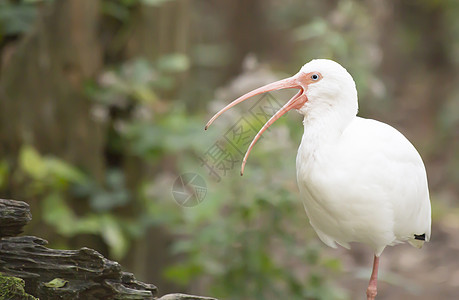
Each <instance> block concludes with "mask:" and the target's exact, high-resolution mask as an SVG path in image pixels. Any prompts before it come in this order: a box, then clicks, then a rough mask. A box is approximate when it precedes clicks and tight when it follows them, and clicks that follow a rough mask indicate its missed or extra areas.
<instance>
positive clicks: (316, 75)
mask: <svg viewBox="0 0 459 300" xmlns="http://www.w3.org/2000/svg"><path fill="white" fill-rule="evenodd" d="M311 78H312V80H318V79H319V75H318V74H312V75H311Z"/></svg>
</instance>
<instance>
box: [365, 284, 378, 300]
mask: <svg viewBox="0 0 459 300" xmlns="http://www.w3.org/2000/svg"><path fill="white" fill-rule="evenodd" d="M376 294H378V291H377V290H376V285H371V284H370V285H369V286H368V288H367V300H375V297H376Z"/></svg>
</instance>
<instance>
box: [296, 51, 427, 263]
mask: <svg viewBox="0 0 459 300" xmlns="http://www.w3.org/2000/svg"><path fill="white" fill-rule="evenodd" d="M302 71H303V72H305V73H308V72H311V71H318V72H321V74H322V76H323V79H322V80H321V81H320V82H318V83H316V84H311V85H310V87H309V88H308V91H307V96H308V102H307V103H306V104H305V105H304V107H303V108H301V109H300V110H299V112H300V113H302V114H304V115H305V118H304V127H305V133H304V135H303V139H302V142H301V145H300V148H299V151H298V156H297V179H298V186H299V189H300V193H301V196H302V198H303V199H302V200H303V203H304V206H305V209H306V212H307V215H308V217H309V219H310V223H311V225H312V226H313V228H314V229H315V231H316V232H317V234H318V236H319V238H320V239H321V240H322V241H323V242H324V243H325V244H327V245H328V246H330V247H336V243H338V244H340V245H342V246H343V247H346V248H348V247H349V242H361V243H364V244H367V245H370V246H371V247H372V248H373V249H374V251H375V254H376V255H377V256H379V255H380V254H381V252H382V251H383V250H384V248H385V247H386V246H388V245H395V244H397V243H401V242H405V241H409V242H410V243H411V244H413V245H414V246H416V247H419V246H422V243H423V242H422V241H418V240H414V235H415V234H417V235H420V234H425V235H426V241H428V240H429V238H430V226H431V218H430V215H431V211H430V210H431V209H430V200H429V191H428V186H427V176H426V172H425V168H424V164H423V162H422V159H421V157H420V155H419V154H418V152H417V151H416V149H415V148H414V147H413V145H412V144H411V143H410V142H409V141H408V140H407V139H406V138H405V137H404V136H403V135H402V134H401V133H400V132H398V131H397V130H396V129H394V128H393V127H391V126H389V125H387V124H384V123H381V122H378V121H374V120H369V119H363V118H359V117H357V116H356V114H357V92H356V91H355V83H354V81H353V79H352V77H351V76H350V75H349V73H347V71H346V70H345V69H344V68H342V67H341V66H340V65H339V64H337V63H335V62H332V61H328V60H314V61H312V62H310V63H308V64H306V65H305V66H304V67H303V68H302ZM335 242H336V243H335Z"/></svg>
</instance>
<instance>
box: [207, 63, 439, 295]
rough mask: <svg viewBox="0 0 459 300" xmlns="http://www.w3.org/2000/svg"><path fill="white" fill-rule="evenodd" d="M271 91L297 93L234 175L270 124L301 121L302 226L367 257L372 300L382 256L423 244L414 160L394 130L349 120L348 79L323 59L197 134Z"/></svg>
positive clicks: (418, 163)
mask: <svg viewBox="0 0 459 300" xmlns="http://www.w3.org/2000/svg"><path fill="white" fill-rule="evenodd" d="M279 89H298V92H297V93H296V94H295V95H294V96H293V97H292V98H291V99H290V100H289V101H288V102H287V103H286V104H285V105H284V106H283V107H282V108H281V109H280V110H279V111H277V112H276V113H275V114H274V115H273V116H272V117H271V118H270V119H269V120H268V121H267V122H266V124H264V126H263V127H262V128H261V129H260V131H259V132H258V133H257V134H256V135H255V137H254V139H253V140H252V142H251V144H250V145H249V147H248V149H247V152H246V154H245V156H244V158H243V161H242V166H241V175H243V173H244V168H245V164H246V162H247V158H248V156H249V154H250V151H251V150H252V148H253V147H254V145H255V143H256V142H257V140H258V139H259V138H260V137H261V135H262V134H263V132H264V131H265V130H266V129H267V128H268V127H269V126H270V125H271V124H273V123H274V122H275V121H276V120H278V119H279V118H280V117H281V116H282V115H284V114H285V113H286V112H288V111H290V110H296V111H297V112H299V113H300V114H301V115H303V126H304V134H303V136H302V139H301V143H300V146H299V149H298V154H297V157H296V175H297V184H298V188H299V192H300V193H299V194H300V197H301V200H302V202H303V205H304V208H305V210H306V214H307V216H308V219H309V223H310V225H311V226H312V228H313V229H314V230H315V232H316V233H317V235H318V237H319V239H320V240H321V241H322V242H323V243H325V244H326V245H327V246H330V247H332V248H337V245H340V246H342V247H344V248H347V249H350V243H351V242H357V243H362V244H365V245H367V246H369V247H370V248H371V249H372V250H373V251H374V257H373V268H372V272H371V276H370V280H369V283H368V287H367V289H366V297H367V300H374V299H375V297H376V295H377V280H378V268H379V258H380V256H381V254H382V252H383V250H384V249H385V248H386V247H387V246H394V245H397V244H401V243H405V242H408V243H409V244H411V245H412V246H414V247H417V248H421V247H422V246H423V244H424V243H425V242H428V241H429V240H430V234H431V205H430V197H429V189H428V182H427V174H426V169H425V166H424V163H423V161H422V158H421V156H420V154H419V153H418V151H417V150H416V148H415V147H414V146H413V145H412V144H411V143H410V141H409V140H408V139H407V138H406V137H405V136H404V135H403V134H402V133H400V132H399V131H398V130H397V129H395V128H394V127H392V126H390V125H388V124H385V123H383V122H379V121H376V120H372V119H366V118H363V117H359V116H357V113H358V97H357V89H356V84H355V82H354V79H353V78H352V76H351V75H350V74H349V72H348V71H347V70H346V69H345V68H344V67H342V66H341V65H340V64H339V63H337V62H335V61H333V60H329V59H314V60H311V61H310V62H308V63H306V64H305V65H304V66H302V67H301V69H300V71H299V72H298V73H297V74H295V75H293V76H291V77H288V78H285V79H282V80H279V81H276V82H273V83H270V84H267V85H265V86H262V87H260V88H257V89H255V90H253V91H251V92H248V93H246V94H245V95H242V96H241V97H239V98H238V99H236V100H234V101H233V102H231V103H230V104H228V105H227V106H226V107H224V108H223V109H221V110H220V111H219V112H217V113H216V114H215V115H214V116H213V117H212V118H211V119H210V120H209V122H208V123H207V125H206V127H205V129H206V130H207V129H208V127H209V126H210V125H211V124H212V123H213V122H214V121H215V119H217V118H218V117H219V116H220V115H221V114H223V113H224V112H225V111H227V110H228V109H230V108H231V107H233V106H235V105H237V104H239V103H241V102H243V101H245V100H247V99H249V98H251V97H253V96H256V95H259V94H262V93H266V92H270V91H274V90H279Z"/></svg>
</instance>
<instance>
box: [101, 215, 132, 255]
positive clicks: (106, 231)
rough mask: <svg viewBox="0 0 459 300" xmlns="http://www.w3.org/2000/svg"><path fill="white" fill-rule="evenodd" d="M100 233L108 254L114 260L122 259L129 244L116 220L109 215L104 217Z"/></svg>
mask: <svg viewBox="0 0 459 300" xmlns="http://www.w3.org/2000/svg"><path fill="white" fill-rule="evenodd" d="M100 233H101V235H102V238H103V239H104V241H105V242H106V243H107V245H108V246H109V249H110V254H111V255H112V256H113V257H114V258H115V259H116V260H120V259H122V258H123V257H124V255H125V254H126V252H127V250H128V249H129V242H128V239H127V238H126V237H125V235H124V233H123V231H122V229H121V227H120V225H119V223H118V222H117V220H115V219H114V218H113V217H112V216H111V215H104V217H103V218H102V219H101V228H100Z"/></svg>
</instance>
